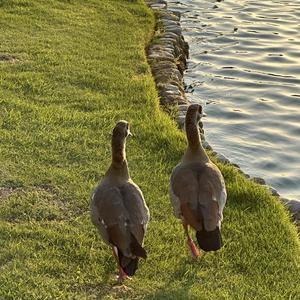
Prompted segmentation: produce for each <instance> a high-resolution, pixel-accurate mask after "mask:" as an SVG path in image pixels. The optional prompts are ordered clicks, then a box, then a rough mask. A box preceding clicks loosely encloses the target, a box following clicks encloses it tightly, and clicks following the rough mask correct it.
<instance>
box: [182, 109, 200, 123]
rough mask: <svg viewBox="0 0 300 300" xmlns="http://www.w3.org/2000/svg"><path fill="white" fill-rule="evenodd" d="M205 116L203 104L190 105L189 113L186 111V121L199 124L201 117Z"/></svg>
mask: <svg viewBox="0 0 300 300" xmlns="http://www.w3.org/2000/svg"><path fill="white" fill-rule="evenodd" d="M202 117H203V110H202V106H201V105H200V104H191V105H190V106H189V107H188V110H187V113H186V117H185V119H186V123H187V122H188V123H194V124H196V125H197V124H198V123H199V121H200V119H201V118H202Z"/></svg>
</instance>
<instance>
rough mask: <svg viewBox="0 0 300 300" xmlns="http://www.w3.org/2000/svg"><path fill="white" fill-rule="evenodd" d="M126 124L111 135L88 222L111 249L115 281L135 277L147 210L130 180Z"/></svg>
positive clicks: (142, 250)
mask: <svg viewBox="0 0 300 300" xmlns="http://www.w3.org/2000/svg"><path fill="white" fill-rule="evenodd" d="M130 134H131V133H130V131H129V125H128V123H127V122H126V121H119V122H118V123H117V124H116V126H115V128H114V130H113V135H112V163H111V165H110V167H109V169H108V170H107V172H106V174H105V175H104V177H103V179H102V180H101V182H100V183H99V185H98V186H97V188H96V189H95V192H94V194H93V196H92V201H91V218H92V222H93V223H94V225H95V226H96V227H97V228H98V230H99V233H100V235H101V237H102V239H103V240H104V241H105V242H106V243H107V244H109V245H111V246H112V249H113V254H114V256H115V257H116V260H117V264H118V266H119V279H120V280H123V279H125V278H126V277H127V275H128V276H132V275H134V274H135V271H136V269H137V266H138V258H139V257H142V258H146V257H147V254H146V251H145V249H144V248H143V247H142V245H143V240H144V236H145V232H146V227H147V223H148V221H149V210H148V208H147V205H146V203H145V201H144V197H143V194H142V191H141V190H140V188H139V187H138V186H137V185H136V184H135V183H134V182H133V181H132V180H131V178H130V176H129V170H128V165H127V160H126V153H125V142H126V137H127V136H128V135H130Z"/></svg>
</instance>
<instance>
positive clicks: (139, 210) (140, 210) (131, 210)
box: [121, 181, 150, 244]
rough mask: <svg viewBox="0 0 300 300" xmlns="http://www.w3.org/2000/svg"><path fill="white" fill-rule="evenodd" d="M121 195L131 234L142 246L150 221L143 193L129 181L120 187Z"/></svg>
mask: <svg viewBox="0 0 300 300" xmlns="http://www.w3.org/2000/svg"><path fill="white" fill-rule="evenodd" d="M121 193H122V196H123V199H124V206H125V207H126V210H127V211H128V214H129V220H130V223H129V224H130V229H131V232H132V233H133V234H134V236H135V237H136V239H137V240H138V242H139V243H140V244H142V243H143V239H144V235H145V232H146V229H147V224H148V222H149V219H150V214H149V209H148V207H147V205H146V202H145V199H144V196H143V193H142V191H141V190H140V188H139V187H138V186H137V185H136V184H135V183H134V182H133V181H129V182H128V183H127V184H126V185H124V186H122V188H121Z"/></svg>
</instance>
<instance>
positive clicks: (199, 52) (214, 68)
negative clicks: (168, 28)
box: [168, 0, 300, 200]
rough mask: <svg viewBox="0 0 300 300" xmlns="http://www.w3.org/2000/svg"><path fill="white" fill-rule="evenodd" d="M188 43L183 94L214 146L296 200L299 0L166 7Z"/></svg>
mask: <svg viewBox="0 0 300 300" xmlns="http://www.w3.org/2000/svg"><path fill="white" fill-rule="evenodd" d="M168 7H169V9H172V10H177V11H180V12H181V13H182V17H181V25H182V28H183V34H184V36H185V39H186V41H187V42H188V43H189V45H190V60H189V67H188V70H187V71H186V74H185V83H186V84H187V92H188V93H187V96H188V98H189V99H190V100H191V101H193V102H200V103H202V104H203V105H204V111H205V113H206V114H207V117H206V118H204V119H203V123H204V130H205V136H206V139H207V141H208V142H209V143H210V144H211V145H212V147H213V148H214V149H215V150H216V151H217V152H220V153H222V154H224V155H225V156H226V157H228V158H229V159H230V160H231V161H232V162H234V163H237V164H239V165H240V167H241V168H242V170H243V171H245V172H246V173H248V174H250V175H251V176H259V177H263V178H264V179H265V180H266V182H267V183H268V184H270V185H271V186H273V187H275V188H276V189H277V190H278V192H279V193H280V194H281V195H282V196H284V197H287V198H290V199H297V200H300V0H294V1H285V0H278V1H275V0H274V1H268V0H260V1H257V0H256V1H248V0H239V1H233V0H230V1H227V0H225V1H206V0H181V1H171V0H169V1H168Z"/></svg>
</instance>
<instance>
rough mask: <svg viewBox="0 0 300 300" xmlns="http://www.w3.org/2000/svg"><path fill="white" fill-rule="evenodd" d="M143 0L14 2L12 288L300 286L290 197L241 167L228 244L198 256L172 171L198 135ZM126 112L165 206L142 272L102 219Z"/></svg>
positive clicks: (274, 293) (8, 248)
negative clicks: (177, 204) (160, 85)
mask: <svg viewBox="0 0 300 300" xmlns="http://www.w3.org/2000/svg"><path fill="white" fill-rule="evenodd" d="M153 28H154V18H153V15H152V13H151V11H150V10H149V9H148V8H147V7H146V5H145V3H144V2H143V1H142V0H133V1H129V0H60V1H59V0H56V1H54V0H48V1H44V0H39V1H38V0H28V1H26V0H3V1H0V107H1V109H0V299H5V300H6V299H120V298H124V299H212V300H213V299H272V300H273V299H299V298H300V268H299V257H300V250H299V249H300V246H299V240H298V238H297V232H296V229H295V227H294V225H292V223H291V222H290V219H289V216H288V214H287V212H286V211H285V209H284V207H283V206H282V205H281V204H279V203H278V201H277V200H276V199H275V198H273V197H271V196H270V195H269V194H268V193H267V192H266V191H265V190H264V189H263V188H262V187H260V186H258V185H256V184H254V183H252V182H250V181H247V180H245V179H244V178H243V177H241V176H240V175H238V173H237V172H236V171H235V170H234V169H233V168H232V167H230V166H224V165H222V166H220V168H221V170H222V172H223V174H224V176H225V179H226V184H227V189H228V204H227V206H226V208H225V212H224V216H225V218H224V222H223V227H222V229H223V237H224V242H225V245H224V247H223V249H222V250H221V251H219V252H216V253H206V254H204V255H203V256H202V257H201V258H200V259H199V260H198V261H196V262H194V261H192V260H191V259H190V258H189V257H188V252H187V249H186V245H185V238H184V235H183V232H182V228H181V225H180V223H179V222H178V220H176V219H175V218H174V217H173V215H172V210H171V206H170V204H169V198H168V182H169V176H170V173H171V170H172V168H173V166H175V165H176V163H177V162H178V161H179V159H180V157H181V155H182V153H183V151H184V148H185V143H186V140H185V136H184V135H183V134H182V133H181V132H179V131H178V130H177V129H176V125H175V123H174V122H173V121H172V120H171V119H170V117H169V116H168V115H166V114H165V113H163V112H162V111H161V110H160V108H159V105H158V102H159V100H158V97H157V93H156V90H155V86H154V82H153V79H152V77H151V72H150V69H149V66H148V64H147V61H146V58H145V53H144V47H145V45H146V44H147V43H148V42H149V40H150V39H151V35H152V32H153ZM119 119H126V120H128V121H129V122H130V123H131V130H132V132H133V134H134V137H133V138H131V139H130V140H128V143H127V157H128V161H129V167H130V171H131V175H132V178H133V180H134V181H135V182H136V183H137V184H138V185H140V187H141V189H142V190H143V192H144V195H145V198H146V201H147V203H148V205H149V208H150V210H151V215H152V218H151V222H150V225H149V229H148V233H147V237H146V241H145V248H146V249H147V251H148V259H147V261H141V263H140V267H139V270H138V272H137V274H136V276H135V277H134V278H133V279H132V280H131V281H128V282H126V286H127V288H125V287H122V286H119V285H116V284H115V278H114V274H115V270H116V266H115V262H114V259H113V258H112V255H111V251H110V249H109V247H107V246H106V245H105V244H104V243H103V242H102V241H101V240H100V238H99V236H98V234H97V232H96V229H95V228H94V227H93V225H92V224H91V222H90V218H89V199H90V195H91V193H92V191H93V188H94V186H95V185H96V184H97V182H98V181H99V180H100V178H101V176H102V175H103V174H104V172H105V171H106V169H107V167H108V166H109V164H110V159H111V158H110V152H111V149H110V136H111V130H112V128H113V126H114V124H115V122H116V121H117V120H119Z"/></svg>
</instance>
